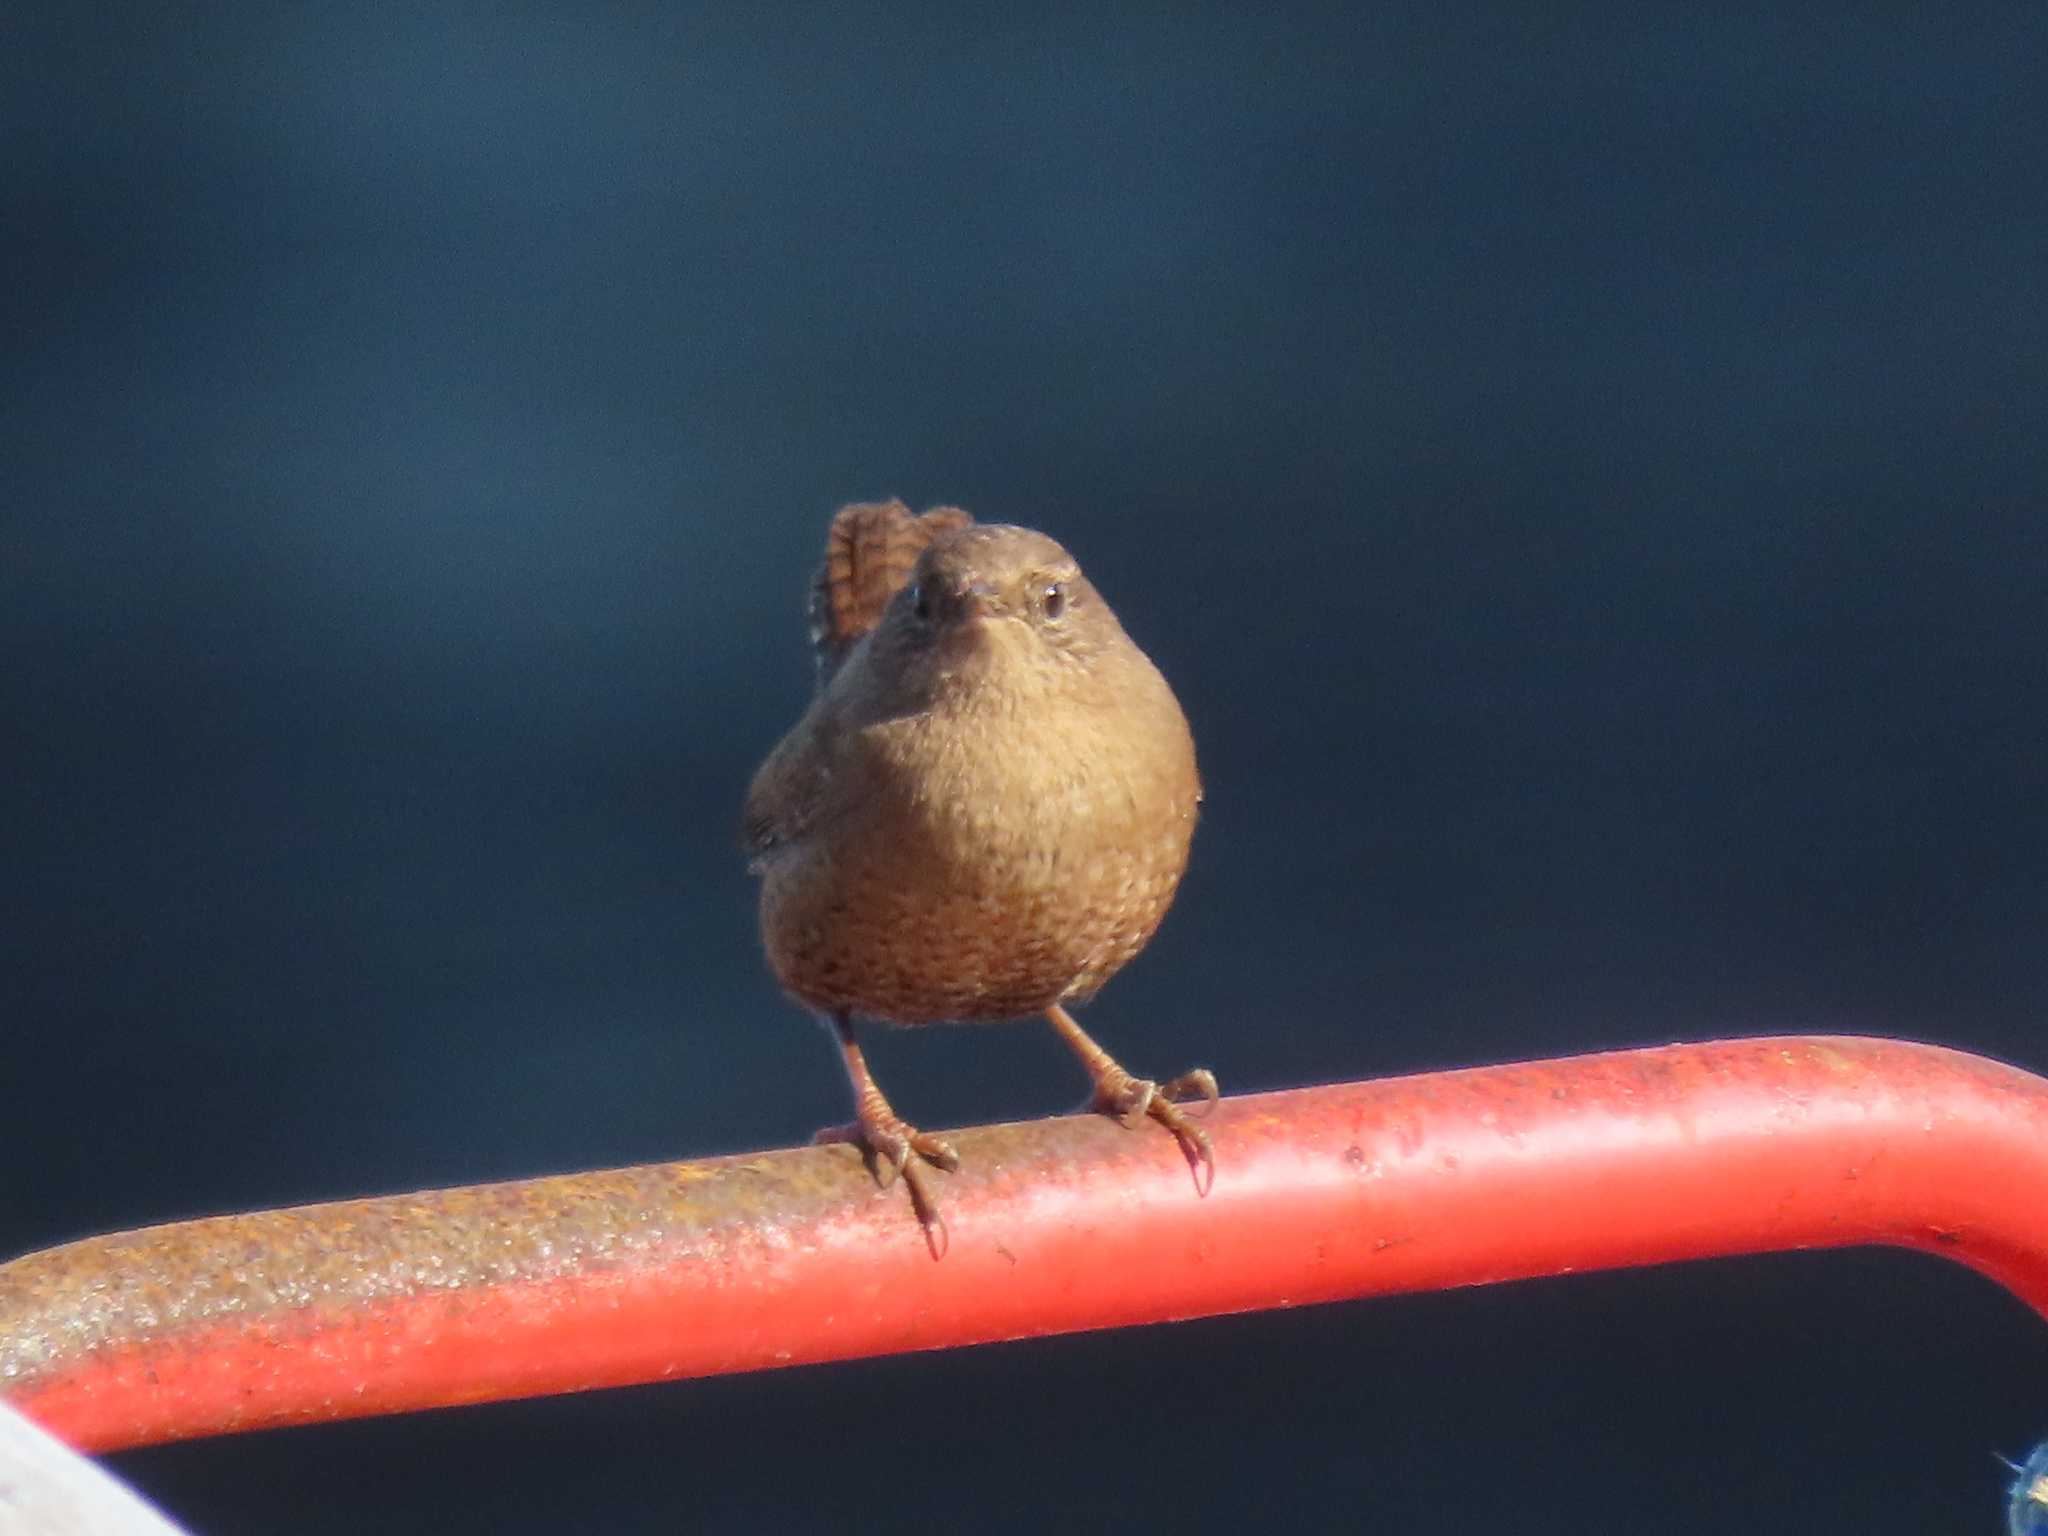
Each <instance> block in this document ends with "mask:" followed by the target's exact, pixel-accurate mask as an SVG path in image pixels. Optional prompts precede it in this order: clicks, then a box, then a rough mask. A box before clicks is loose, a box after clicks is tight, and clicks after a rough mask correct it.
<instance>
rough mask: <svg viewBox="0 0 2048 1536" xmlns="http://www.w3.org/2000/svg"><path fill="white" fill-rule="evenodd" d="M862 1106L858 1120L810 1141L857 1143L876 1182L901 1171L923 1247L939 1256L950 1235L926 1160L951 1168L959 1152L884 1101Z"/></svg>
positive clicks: (885, 1184)
mask: <svg viewBox="0 0 2048 1536" xmlns="http://www.w3.org/2000/svg"><path fill="white" fill-rule="evenodd" d="M861 1108H862V1113H861V1118H860V1119H858V1120H856V1121H854V1122H853V1124H851V1125H834V1126H827V1127H826V1128H825V1129H824V1130H822V1131H819V1132H818V1133H817V1134H815V1135H814V1136H812V1137H811V1141H812V1144H813V1145H822V1144H826V1143H832V1142H846V1143H850V1144H851V1145H853V1146H856V1147H859V1148H860V1149H861V1151H862V1153H863V1154H864V1155H865V1156H866V1158H867V1161H868V1167H869V1168H870V1169H871V1170H872V1171H873V1173H874V1175H875V1182H876V1183H877V1184H879V1185H881V1186H882V1188H884V1189H887V1188H888V1187H889V1186H890V1185H892V1184H894V1183H895V1182H896V1179H897V1176H898V1175H901V1176H902V1179H903V1187H904V1188H905V1189H907V1190H909V1191H910V1205H911V1209H913V1210H914V1211H916V1212H917V1221H918V1225H919V1226H921V1227H923V1228H924V1241H925V1246H926V1247H927V1248H929V1249H930V1250H931V1255H932V1257H933V1258H935V1259H942V1258H944V1257H945V1256H946V1250H947V1249H948V1248H949V1247H951V1246H952V1242H953V1238H952V1234H951V1233H950V1232H949V1231H948V1230H947V1228H946V1218H945V1217H944V1216H942V1215H940V1214H939V1202H938V1199H937V1197H936V1196H935V1195H934V1194H933V1192H932V1188H931V1185H930V1183H929V1182H928V1180H929V1177H930V1175H929V1174H928V1173H927V1171H926V1169H925V1164H926V1163H930V1164H931V1165H932V1166H933V1167H935V1168H943V1169H945V1171H946V1172H948V1173H952V1172H954V1171H955V1170H957V1169H958V1168H959V1166H960V1154H959V1153H957V1152H955V1151H954V1150H953V1146H952V1143H951V1142H949V1141H946V1140H945V1139H944V1138H942V1137H938V1136H934V1135H932V1134H931V1132H929V1131H920V1130H919V1129H918V1128H917V1127H916V1126H914V1125H910V1124H908V1123H907V1122H905V1121H904V1119H903V1118H902V1117H901V1116H900V1115H898V1114H897V1113H896V1112H895V1111H894V1110H892V1109H890V1108H888V1107H887V1105H886V1104H885V1105H883V1107H882V1108H881V1110H880V1112H879V1113H875V1112H870V1110H869V1106H867V1105H865V1104H863V1105H862V1107H861Z"/></svg>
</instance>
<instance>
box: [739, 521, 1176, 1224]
mask: <svg viewBox="0 0 2048 1536" xmlns="http://www.w3.org/2000/svg"><path fill="white" fill-rule="evenodd" d="M811 615H812V633H813V638H814V640H815V642H816V644H817V646H818V651H819V661H820V667H819V687H818V692H817V695H816V697H815V698H814V699H813V700H812V702H811V706H810V708H809V709H808V710H807V711H806V712H805V714H804V716H803V718H802V719H801V720H799V721H798V722H797V724H796V726H795V728H794V729H792V730H791V731H790V733H789V735H788V736H786V737H785V738H784V739H783V741H782V742H781V744H780V745H778V746H777V747H776V749H775V750H774V752H773V753H771V754H770V755H769V758H768V760H767V761H766V762H765V763H763V764H762V765H761V768H760V770H759V772H758V773H756V775H755V777H754V782H753V785H752V787H751V788H750V790H749V791H748V794H747V804H746V816H745V842H746V846H747V850H748V852H749V854H750V855H751V856H752V858H753V862H754V868H755V870H756V872H757V873H758V874H759V875H760V876H761V879H762V889H761V933H762V939H763V942H764V944H765V946H766V949H767V951H768V958H769V961H770V963H771V964H772V965H773V967H774V969H775V973H776V975H777V976H778V977H780V978H781V981H782V984H783V985H784V986H785V987H786V988H788V990H789V991H790V992H791V993H792V994H793V995H794V996H796V997H797V998H798V999H800V1000H801V1001H803V1002H805V1003H807V1004H808V1005H810V1006H811V1007H813V1008H815V1009H817V1010H819V1011H820V1012H822V1013H825V1014H828V1015H830V1016H832V1018H833V1019H834V1020H835V1021H836V1023H837V1025H838V1028H839V1030H840V1035H841V1040H842V1044H843V1045H844V1047H845V1050H846V1053H847V1063H848V1069H849V1072H850V1073H851V1074H852V1077H853V1081H854V1090H855V1098H856V1104H857V1107H858V1108H859V1111H860V1116H861V1118H860V1121H859V1123H858V1125H857V1127H855V1128H852V1129H851V1130H850V1131H849V1132H848V1135H849V1136H850V1137H851V1138H853V1139H858V1140H860V1141H862V1142H864V1143H865V1144H866V1145H867V1146H868V1147H869V1148H870V1149H871V1150H873V1151H875V1152H876V1153H877V1155H878V1166H879V1167H880V1170H881V1172H882V1174H883V1177H884V1179H885V1181H886V1180H887V1179H888V1178H889V1177H892V1176H893V1172H894V1170H898V1169H906V1168H907V1167H909V1166H910V1165H908V1154H909V1153H910V1152H912V1151H915V1152H917V1153H919V1154H920V1155H921V1156H923V1157H925V1158H926V1159H927V1160H929V1161H932V1162H935V1163H938V1164H939V1165H940V1166H950V1164H951V1161H952V1154H951V1149H950V1148H947V1147H946V1146H945V1144H944V1143H943V1142H940V1141H938V1140H937V1139H936V1138H933V1137H929V1136H925V1135H922V1134H921V1133H918V1132H916V1131H914V1130H913V1129H912V1128H911V1127H909V1126H907V1125H905V1124H904V1123H903V1122H902V1121H901V1120H900V1119H898V1118H897V1117H896V1116H895V1114H894V1112H893V1111H892V1110H890V1109H889V1107H888V1104H887V1101H886V1100H884V1099H883V1098H882V1096H881V1094H880V1092H879V1090H877V1089H875V1087H874V1084H873V1081H872V1079H871V1078H869V1077H868V1075H867V1072H866V1068H865V1065H864V1064H863V1063H862V1061H861V1058H860V1055H859V1048H858V1045H857V1044H856V1042H855V1039H854V1035H853V1026H852V1022H851V1020H852V1017H853V1016H854V1015H861V1016H865V1017H869V1018H876V1019H882V1020H886V1021H888V1022H890V1023H894V1024H934V1023H941V1022H954V1021H980V1020H993V1019H1005V1018H1013V1017H1016V1016H1018V1015H1022V1014H1028V1013H1045V1014H1046V1015H1047V1017H1048V1018H1050V1019H1051V1020H1052V1022H1053V1024H1054V1026H1055V1028H1056V1029H1058V1030H1059V1032H1060V1033H1061V1035H1062V1036H1063V1037H1064V1038H1065V1039H1067V1041H1068V1043H1069V1045H1070V1046H1072V1047H1073V1049H1074V1050H1075V1052H1076V1053H1077V1054H1078V1055H1079V1056H1080V1057H1081V1059H1082V1061H1083V1064H1084V1065H1085V1066H1086V1067H1087V1068H1088V1070H1089V1072H1090V1075H1091V1076H1092V1077H1094V1078H1095V1080H1096V1084H1097V1098H1098V1101H1099V1102H1100V1103H1101V1104H1102V1105H1103V1107H1105V1108H1107V1109H1109V1110H1111V1111H1113V1112H1115V1113H1117V1114H1118V1115H1120V1116H1122V1117H1124V1118H1126V1119H1127V1120H1132V1121H1135V1120H1136V1119H1139V1118H1142V1117H1144V1116H1146V1115H1150V1116H1151V1117H1152V1118H1154V1119H1158V1120H1160V1121H1161V1122H1162V1123H1164V1124H1166V1125H1167V1126H1168V1127H1169V1128H1170V1129H1172V1130H1173V1131H1174V1132H1175V1134H1176V1135H1177V1136H1179V1137H1180V1138H1181V1140H1182V1144H1183V1146H1184V1147H1186V1148H1187V1149H1188V1152H1189V1155H1190V1159H1191V1160H1192V1161H1196V1162H1198V1163H1200V1164H1202V1165H1204V1166H1206V1164H1207V1160H1208V1146H1207V1139H1206V1138H1205V1137H1204V1136H1203V1135H1202V1133H1201V1132H1200V1130H1199V1129H1198V1128H1196V1127H1194V1126H1192V1125H1191V1124H1189V1123H1188V1122H1187V1120H1186V1117H1185V1116H1184V1115H1183V1114H1182V1113H1181V1112H1180V1111H1179V1110H1178V1109H1176V1108H1175V1107H1174V1105H1173V1103H1172V1099H1173V1098H1174V1097H1175V1096H1177V1094H1178V1093H1179V1092H1181V1091H1195V1092H1201V1093H1204V1094H1207V1095H1211V1096H1213V1094H1214V1091H1215V1085H1214V1082H1213V1080H1212V1079H1210V1078H1209V1077H1208V1075H1207V1074H1206V1073H1198V1074H1189V1075H1188V1077H1186V1078H1185V1079H1181V1080H1177V1081H1176V1082H1175V1083H1173V1084H1169V1085H1167V1087H1166V1088H1165V1089H1160V1088H1158V1087H1157V1086H1156V1085H1154V1084H1151V1083H1148V1082H1144V1081H1142V1080H1140V1079H1135V1078H1132V1077H1131V1076H1130V1075H1129V1074H1128V1073H1125V1072H1124V1071H1123V1069H1122V1068H1120V1067H1118V1066H1117V1065H1116V1063H1115V1062H1113V1061H1111V1060H1110V1059H1109V1057H1108V1056H1107V1055H1106V1054H1104V1053H1103V1052H1102V1051H1101V1049H1100V1048H1099V1047H1097V1046H1096V1045H1095V1044H1094V1042H1092V1041H1090V1040H1089V1039H1088V1038H1087V1036H1086V1035H1084V1034H1082V1033H1081V1031H1080V1029H1079V1027H1078V1026H1077V1025H1075V1024H1074V1022H1073V1019H1072V1016H1071V1015H1070V1014H1068V1013H1067V1011H1066V1008H1065V1006H1064V1005H1065V1004H1067V1003H1069V1002H1074V1001H1079V1000H1082V999H1085V998H1087V997H1089V996H1091V995H1092V994H1093V993H1094V992H1095V990H1096V989H1097V988H1098V987H1100V986H1101V985H1102V984H1103V983H1104V982H1105V981H1107V980H1108V979H1109V978H1110V977H1111V976H1113V975H1115V974H1116V972H1117V971H1118V970H1119V969H1120V968H1121V967H1122V966H1123V965H1124V964H1125V962H1127V961H1128V960H1129V959H1130V958H1131V957H1132V956H1133V955H1135V954H1136V953H1137V952H1138V951H1139V950H1140V949H1142V948H1143V947H1144V946H1145V943H1146V941H1147V940H1149V939H1150V938H1151V937H1152V934H1153V932H1154V931H1155V930H1156V929H1157V928H1158V926H1159V923H1160V920H1161V919H1162V918H1163V917H1164V916H1165V915H1166V910H1167V908H1168V907H1169V906H1170V905H1171V904H1172V901H1173V896H1174V892H1175V890H1176V888H1177V887H1178V886H1179V883H1180V878H1181V874H1182V871H1183V870H1185V868H1186V867H1187V857H1188V844H1189V839H1190V838H1191V836H1192V835H1193V832H1194V825H1195V812H1196V805H1197V802H1198V801H1199V800H1200V798H1201V786H1200V782H1199V780H1198V778H1197V776H1196V771H1195V751H1194V742H1193V738H1192V737H1191V736H1190V734H1189V731H1188V726H1187V720H1186V718H1185V717H1184V716H1183V715H1182V713H1181V709H1180V705H1179V703H1178V702H1177V701H1176V700H1175V698H1174V696H1173V691H1172V689H1170V688H1169V687H1168V686H1167V684H1166V680H1165V679H1164V678H1163V677H1161V676H1160V674H1159V671H1158V669H1157V668H1155V667H1154V666H1153V665H1152V663H1151V662H1150V661H1149V660H1148V659H1147V658H1146V656H1145V654H1144V652H1142V651H1140V650H1139V649H1138V648H1137V646H1136V645H1134V644H1132V642H1131V640H1130V637H1129V636H1128V635H1126V634H1125V633H1124V630H1123V626H1122V625H1121V624H1119V623H1118V622H1117V619H1116V615H1115V614H1114V613H1113V612H1111V610H1110V608H1109V605H1108V604H1107V603H1105V602H1104V601H1103V600H1102V597H1101V595H1100V594H1099V593H1098V592H1096V591H1095V589H1094V587H1093V586H1092V585H1090V583H1089V582H1088V579H1087V578H1086V577H1085V576H1084V575H1082V574H1081V570H1080V568H1079V566H1077V565H1076V564H1075V562H1074V560H1073V557H1072V556H1070V555H1069V554H1068V553H1067V552H1066V551H1065V550H1064V549H1062V548H1061V547H1060V546H1059V545H1058V544H1057V543H1055V542H1054V541H1053V540H1052V539H1050V538H1048V537H1046V536H1045V535H1044V534H1042V533H1037V532H1034V531H1032V530H1030V529H1026V528H1013V527H1004V526H996V525H983V524H974V523H973V522H972V519H970V518H969V517H968V515H967V514H966V513H964V512H961V511H959V510H958V509H957V508H951V507H947V508H939V509H936V510H934V511H932V512H928V513H926V514H924V516H923V517H916V516H913V515H912V514H911V512H910V510H909V509H908V508H907V507H905V506H904V505H903V504H902V503H901V502H887V503H879V504H867V505H855V506H849V507H847V508H844V509H843V510H842V511H841V512H840V513H839V514H838V516H837V517H835V518H834V519H833V522H832V527H831V531H830V533H829V535H828V537H827V540H826V558H825V564H824V568H823V569H822V570H821V571H820V572H819V574H818V577H817V579H816V581H815V583H814V584H813V589H812V603H811ZM928 1204H929V1202H928V1200H926V1199H924V1198H923V1196H922V1194H921V1192H920V1209H925V1208H926V1207H927V1206H928Z"/></svg>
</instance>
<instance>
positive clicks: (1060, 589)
mask: <svg viewBox="0 0 2048 1536" xmlns="http://www.w3.org/2000/svg"><path fill="white" fill-rule="evenodd" d="M1038 606H1039V608H1040V609H1041V610H1042V611H1043V612H1044V614H1045V616H1046V617H1047V618H1048V619H1051V620H1053V621H1054V622H1055V623H1057V622H1058V621H1059V619H1060V617H1061V615H1063V614H1064V613H1065V612H1066V611H1067V584H1066V583H1065V582H1064V581H1049V582H1047V583H1046V584H1045V586H1044V587H1043V588H1042V589H1041V590H1040V592H1039V594H1038Z"/></svg>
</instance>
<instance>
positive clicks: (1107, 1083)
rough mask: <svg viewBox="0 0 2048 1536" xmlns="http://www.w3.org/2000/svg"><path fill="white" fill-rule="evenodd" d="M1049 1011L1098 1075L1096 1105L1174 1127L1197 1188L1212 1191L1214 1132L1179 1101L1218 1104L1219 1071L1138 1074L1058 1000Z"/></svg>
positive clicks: (1126, 1118)
mask: <svg viewBox="0 0 2048 1536" xmlns="http://www.w3.org/2000/svg"><path fill="white" fill-rule="evenodd" d="M1045 1016H1046V1018H1047V1019H1048V1020H1050V1021H1051V1023H1052V1027H1053V1028H1054V1029H1055V1030H1057V1031H1059V1035H1060V1038H1061V1039H1062V1040H1064V1041H1066V1042H1067V1044H1068V1045H1069V1046H1070V1047H1072V1048H1073V1052H1074V1054H1075V1055H1076V1056H1078V1057H1080V1059H1081V1065H1082V1066H1083V1067H1084V1068H1086V1069H1087V1072H1088V1075H1089V1076H1090V1077H1092V1078H1094V1079H1095V1097H1094V1099H1093V1104H1094V1107H1095V1108H1096V1109H1099V1110H1101V1111H1102V1112H1103V1113H1104V1114H1106V1115H1109V1116H1111V1117H1112V1118H1114V1119H1115V1120H1116V1121H1117V1122H1118V1123H1120V1124H1121V1125H1123V1126H1124V1127H1126V1128H1127V1129H1134V1128H1136V1127H1137V1126H1138V1125H1139V1124H1140V1123H1141V1122H1143V1121H1145V1120H1147V1119H1152V1120H1157V1121H1158V1122H1159V1123H1160V1124H1161V1125H1163V1126H1165V1127H1166V1128H1167V1129H1168V1130H1169V1131H1171V1132H1173V1137H1174V1140H1176V1141H1178V1142H1179V1143H1180V1150H1181V1156H1183V1157H1185V1158H1186V1159H1187V1160H1188V1169H1189V1171H1190V1172H1192V1173H1193V1174H1194V1176H1195V1192H1196V1193H1197V1194H1201V1195H1206V1194H1207V1193H1208V1192H1209V1190H1210V1189H1211V1188H1212V1187H1213V1186H1214V1185H1215V1183H1216V1152H1215V1149H1214V1148H1213V1147H1211V1146H1210V1144H1209V1133H1208V1132H1207V1131H1205V1130H1203V1129H1202V1128H1201V1127H1200V1126H1199V1125H1196V1124H1195V1123H1194V1121H1193V1120H1192V1119H1190V1118H1189V1116H1188V1113H1187V1111H1185V1110H1183V1109H1182V1108H1181V1107H1180V1103H1179V1101H1180V1100H1183V1099H1192V1098H1201V1099H1203V1100H1204V1101H1206V1102H1205V1103H1204V1105H1203V1108H1202V1112H1203V1113H1206V1112H1207V1111H1208V1110H1209V1108H1211V1107H1212V1106H1214V1104H1215V1103H1216V1098H1217V1092H1216V1074H1215V1073H1213V1072H1211V1071H1210V1070H1209V1069H1208V1068H1206V1067H1197V1068H1196V1069H1195V1070H1194V1071H1192V1072H1183V1073H1182V1074H1181V1075H1180V1076H1179V1077H1176V1078H1174V1079H1173V1080H1172V1081H1171V1082H1167V1083H1155V1082H1153V1081H1151V1080H1150V1079H1149V1078H1143V1077H1133V1076H1131V1074H1130V1073H1128V1072H1126V1071H1125V1070H1124V1069H1123V1068H1122V1067H1120V1066H1118V1065H1117V1063H1116V1062H1115V1060H1113V1059H1112V1058H1111V1056H1110V1054H1109V1052H1107V1051H1105V1050H1104V1049H1103V1048H1102V1047H1101V1046H1099V1045H1097V1044H1096V1043H1095V1042H1094V1041H1093V1040H1092V1039H1090V1038H1089V1037H1088V1034H1087V1032H1086V1031H1084V1030H1083V1029H1082V1028H1081V1026H1080V1025H1079V1024H1076V1023H1075V1022H1074V1016H1073V1015H1072V1014H1071V1013H1069V1012H1067V1010H1066V1009H1065V1008H1062V1007H1061V1006H1060V1005H1059V1004H1058V1003H1055V1004H1053V1006H1052V1007H1050V1008H1048V1009H1046V1010H1045Z"/></svg>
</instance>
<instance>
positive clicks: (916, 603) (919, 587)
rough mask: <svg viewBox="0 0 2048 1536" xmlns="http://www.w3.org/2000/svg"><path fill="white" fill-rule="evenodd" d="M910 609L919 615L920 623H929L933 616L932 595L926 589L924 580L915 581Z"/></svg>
mask: <svg viewBox="0 0 2048 1536" xmlns="http://www.w3.org/2000/svg"><path fill="white" fill-rule="evenodd" d="M910 611H911V612H912V613H913V614H915V615H916V616H917V622H918V623H920V624H929V623H930V622H931V618H932V595H931V593H929V592H927V591H925V589H924V583H923V582H921V581H920V582H914V583H912V585H911V588H910Z"/></svg>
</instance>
